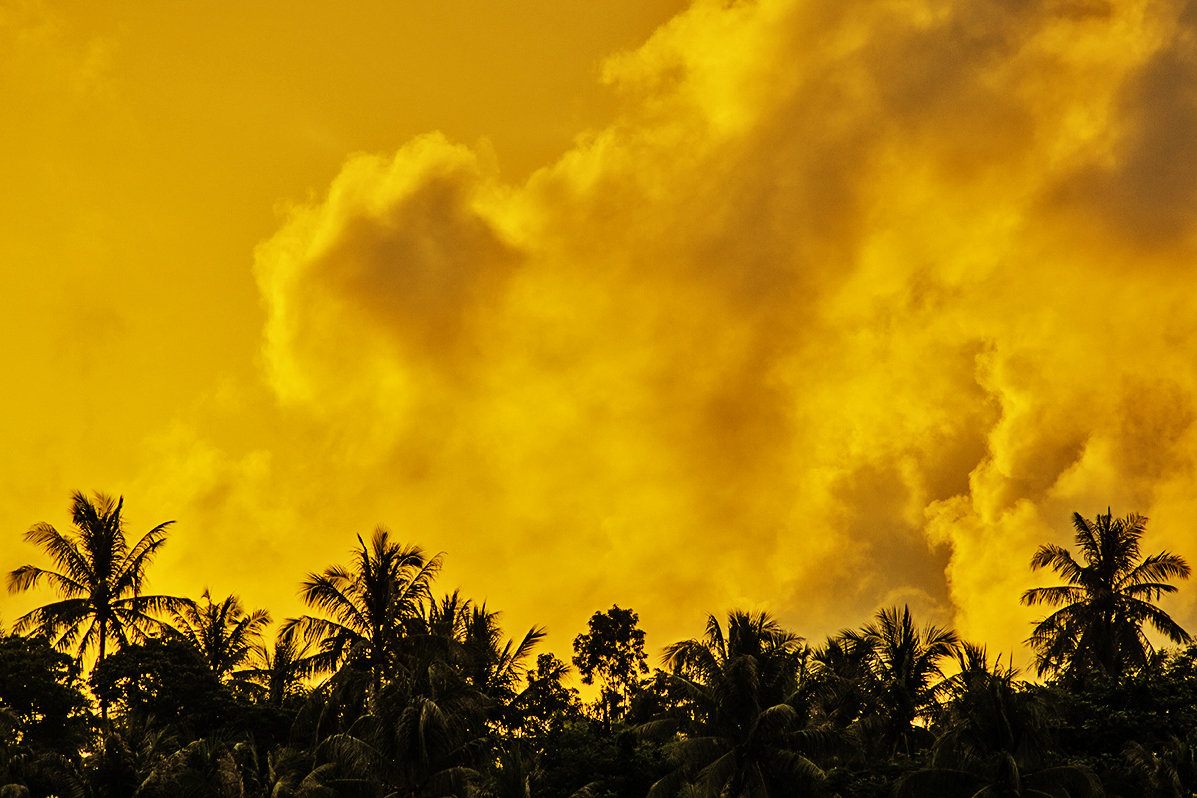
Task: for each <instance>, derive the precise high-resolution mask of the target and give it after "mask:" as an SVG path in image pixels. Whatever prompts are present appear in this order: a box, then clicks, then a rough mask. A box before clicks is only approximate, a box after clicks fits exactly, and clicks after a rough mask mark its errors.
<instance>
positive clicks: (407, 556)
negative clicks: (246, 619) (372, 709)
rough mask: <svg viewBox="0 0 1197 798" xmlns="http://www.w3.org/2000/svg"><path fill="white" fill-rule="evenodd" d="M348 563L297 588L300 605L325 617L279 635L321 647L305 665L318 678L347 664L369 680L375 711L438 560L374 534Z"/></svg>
mask: <svg viewBox="0 0 1197 798" xmlns="http://www.w3.org/2000/svg"><path fill="white" fill-rule="evenodd" d="M357 542H358V547H357V548H356V549H354V550H353V564H352V565H351V566H350V567H348V568H346V567H344V566H340V565H335V566H331V567H329V568H326V569H325V570H324V572H323V573H320V574H317V573H310V574H308V576H307V578H306V579H305V580H304V582H303V584H302V586H301V588H300V596H301V597H302V598H303V600H304V602H305V603H306V604H307V605H308V606H309V607H312V608H314V609H317V610H320V611H322V612H323V613H325V614H326V615H328V616H331V617H328V618H319V617H314V616H311V615H304V616H302V617H299V618H291V619H288V620H287V621H286V623H284V624H283V628H282V630H281V633H282V634H285V635H291V634H298V635H299V636H300V637H301V638H302V639H304V640H306V641H309V642H311V643H314V644H316V645H318V646H319V651H317V653H315V654H313V655H311V656H310V657H308V658H307V660H308V664H309V665H310V666H311V668H312V669H313V670H314V671H315V672H321V673H331V672H334V671H336V670H338V669H339V668H340V667H341V666H342V665H344V664H346V663H352V664H354V665H360V666H361V667H363V668H364V669H365V670H366V671H367V672H368V674H369V677H370V688H369V701H370V703H371V704H372V703H373V701H374V698H375V696H377V694H378V690H379V688H380V687H381V686H382V680H383V676H384V675H385V674H387V673H389V672H390V671H391V670H392V669H393V667H394V666H395V664H396V663H397V656H398V649H399V641H400V640H401V639H402V638H403V637H404V635H405V633H406V630H407V628H408V626H409V625H410V624H412V623H414V622H417V621H418V620H419V619H420V617H421V615H422V609H423V606H424V604H425V602H427V601H428V600H429V596H430V593H429V591H430V587H431V584H432V580H433V578H434V577H435V576H436V574H437V572H438V571H440V568H441V555H440V554H437V555H435V556H434V557H431V558H426V557H425V556H424V550H423V549H421V548H420V547H419V546H403V545H400V544H399V543H396V542H394V541H392V540H391V538H390V533H389V532H387V530H386V529H384V528H382V527H379V528H378V529H377V530H375V532H374V536H373V537H372V538H371V540H370V543H369V545H367V544H366V543H365V542H364V541H363V540H362V539H361V536H358V539H357Z"/></svg>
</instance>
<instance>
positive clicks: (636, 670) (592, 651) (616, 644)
mask: <svg viewBox="0 0 1197 798" xmlns="http://www.w3.org/2000/svg"><path fill="white" fill-rule="evenodd" d="M639 620H640V617H639V616H638V615H637V614H636V613H635V612H633V611H632V610H625V609H621V608H620V607H619V605H614V606H612V607H611V609H609V610H607V611H605V612H601V611H600V612H596V613H595V614H594V615H592V616H590V623H589V631H588V632H587V633H586V634H581V635H578V636H577V637H576V638H574V665H576V666H577V668H578V674H579V675H580V676H581V678H582V684H594V679H595V677H596V676H597V677H598V679H599V682H600V683H601V687H602V690H601V695H600V696H599V713H600V715H601V717H602V720H603V723H604V724H605V725H606V726H608V727H610V725H611V723H612V722H613V721H615V720H618V719H619V716H620V714H621V713H622V711H623V710H624V709H626V707H627V704H628V703H629V702H630V701H631V698H632V693H633V692H634V691H635V689H636V685H637V684H638V683H639V678H638V677H639V674H642V673H648V664H647V662H646V660H647V659H648V656H647V655H646V654H645V653H644V632H643V631H642V630H641V629H640V628H638V627H637V625H636V624H637V622H638V621H639Z"/></svg>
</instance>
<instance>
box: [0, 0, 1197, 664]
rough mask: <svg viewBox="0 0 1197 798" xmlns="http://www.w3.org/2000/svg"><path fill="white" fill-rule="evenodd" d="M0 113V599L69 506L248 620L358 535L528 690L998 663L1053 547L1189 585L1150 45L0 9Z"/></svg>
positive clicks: (389, 7) (1191, 152)
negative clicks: (1076, 526)
mask: <svg viewBox="0 0 1197 798" xmlns="http://www.w3.org/2000/svg"><path fill="white" fill-rule="evenodd" d="M0 108H3V109H4V123H3V124H0V175H2V178H3V184H4V186H5V190H4V191H3V192H0V231H2V235H0V297H2V298H3V309H4V312H3V313H0V355H2V356H3V360H4V363H5V367H6V375H5V380H4V383H3V384H4V388H5V390H3V392H0V411H2V412H0V419H3V420H2V421H0V445H2V446H3V451H4V453H5V456H4V458H3V459H2V460H0V486H2V487H0V499H2V500H0V530H3V532H2V534H3V535H4V537H3V538H2V540H3V541H4V542H3V543H2V544H0V568H2V569H3V570H4V571H5V572H7V571H10V570H12V569H13V568H15V567H17V566H19V565H21V564H24V563H27V562H33V563H36V564H39V565H48V562H46V561H45V559H44V557H43V556H42V555H41V554H40V553H39V552H38V551H37V550H36V549H35V548H34V547H32V546H30V545H28V544H26V543H25V542H23V540H22V534H23V532H24V531H25V530H26V529H28V528H29V526H30V525H32V524H33V523H36V522H40V521H47V522H49V523H51V524H54V525H55V526H56V527H58V528H60V529H67V528H69V517H68V513H67V508H68V504H69V497H70V494H71V492H72V491H74V490H83V491H86V492H92V491H102V492H105V493H109V494H113V495H123V496H124V497H125V517H126V519H127V524H128V529H129V531H130V532H131V533H133V534H135V535H136V534H140V533H141V532H144V531H146V530H148V529H149V528H150V527H152V526H153V525H155V524H157V523H159V522H162V521H166V520H174V521H175V522H176V523H175V524H174V526H173V527H172V528H171V532H170V537H169V543H168V544H167V546H166V547H165V548H164V549H163V550H162V553H161V556H160V557H159V558H158V560H157V561H156V563H155V564H154V566H153V569H152V571H151V572H150V588H151V589H152V590H153V591H161V592H166V593H175V594H181V595H188V596H193V597H196V596H198V595H199V593H200V592H201V591H202V590H204V589H205V588H209V589H211V591H212V594H213V595H214V596H223V595H227V594H229V593H237V594H239V595H240V596H241V597H242V599H243V601H244V602H245V603H246V604H247V605H248V606H251V607H265V608H268V609H269V610H271V612H272V613H273V614H274V616H275V617H276V618H283V617H287V616H292V615H295V614H298V613H301V612H303V611H304V609H303V607H302V605H301V603H300V602H299V600H298V598H297V590H298V586H299V582H300V580H301V579H302V578H303V576H304V575H305V574H306V573H308V572H311V571H319V570H322V569H324V568H325V567H327V566H329V565H332V564H336V563H342V562H347V561H348V553H349V550H350V549H351V548H352V547H353V546H354V545H355V544H356V536H358V535H362V536H363V537H365V536H367V535H368V534H369V533H370V532H371V531H372V530H373V529H374V528H375V527H376V526H377V525H379V524H382V525H384V526H386V527H387V528H389V529H390V530H391V532H392V534H393V535H394V536H396V537H397V538H399V539H400V540H403V541H405V542H409V543H413V544H418V545H420V546H422V547H424V548H425V549H426V550H427V551H429V552H430V553H432V552H440V551H443V552H445V556H446V567H445V570H444V572H443V574H442V576H441V578H440V580H439V582H438V585H439V587H440V588H441V589H443V590H451V589H453V588H455V587H460V588H462V590H463V591H464V593H465V594H466V595H468V596H471V597H473V598H475V599H477V600H479V601H481V600H486V601H487V603H488V606H489V607H491V608H493V609H500V610H502V611H503V612H504V616H503V617H504V619H505V622H506V624H507V626H508V628H509V629H510V631H511V633H513V634H515V633H522V631H523V630H524V629H526V628H527V627H528V626H530V625H532V624H542V625H544V626H546V627H547V628H548V630H549V633H550V638H549V647H550V648H551V649H552V650H554V651H556V652H557V653H558V654H559V655H561V656H563V657H565V658H568V655H569V652H570V641H571V640H572V639H573V637H574V635H576V634H578V633H581V632H582V631H584V630H585V626H586V620H587V618H589V616H590V615H591V614H592V613H593V612H595V611H596V610H601V609H605V608H607V607H610V606H611V605H612V604H614V603H618V604H619V605H620V606H623V607H631V608H633V609H634V610H636V611H637V612H638V613H639V615H640V619H641V625H642V627H643V628H645V629H646V631H647V632H648V638H649V639H648V643H649V647H650V649H653V650H654V651H655V650H659V648H660V647H662V646H664V645H666V644H667V643H670V642H673V641H674V640H678V639H682V638H686V637H691V636H695V635H698V634H700V633H701V630H702V626H703V622H704V619H705V617H706V614H707V613H716V614H723V613H725V612H726V611H727V610H729V609H732V608H743V609H749V610H767V611H769V612H771V613H773V614H774V615H776V616H777V617H778V618H779V619H780V620H781V621H782V622H783V623H784V624H785V625H786V626H787V627H789V628H791V629H793V630H794V631H796V632H798V633H799V634H803V635H805V636H807V637H808V638H809V639H810V640H811V642H812V643H817V642H818V641H819V640H820V639H821V638H822V636H824V635H827V634H830V633H833V632H835V631H836V630H838V629H840V628H844V627H849V626H853V627H854V626H859V625H861V624H863V623H865V622H867V621H868V620H869V618H870V617H871V616H872V614H873V613H874V612H875V611H876V610H877V609H879V608H881V607H883V606H889V605H895V604H896V605H900V604H909V605H910V606H911V608H912V610H913V611H914V612H915V614H916V616H917V617H918V618H920V619H922V620H925V621H928V622H936V623H941V624H948V625H952V626H953V627H955V628H956V629H957V630H958V631H959V632H960V633H961V635H962V636H963V637H965V638H966V639H970V640H974V641H978V642H983V643H987V644H988V645H989V646H990V649H991V650H994V651H1001V652H1004V653H1011V654H1013V655H1014V657H1015V660H1016V661H1024V662H1025V661H1026V656H1027V652H1026V650H1025V648H1024V647H1023V646H1022V641H1023V640H1024V639H1025V638H1026V637H1027V635H1028V634H1029V630H1030V627H1031V623H1032V621H1034V620H1035V619H1036V618H1037V617H1040V615H1041V614H1042V612H1041V610H1040V609H1039V608H1027V607H1022V606H1020V604H1019V600H1018V599H1019V596H1020V595H1021V593H1022V592H1023V591H1024V590H1025V589H1027V588H1029V587H1034V586H1038V585H1044V584H1055V583H1056V582H1055V577H1054V576H1053V575H1052V574H1047V573H1042V572H1040V573H1032V572H1031V571H1030V569H1029V562H1030V559H1031V555H1032V554H1033V552H1034V551H1035V549H1036V548H1037V547H1038V546H1039V545H1040V544H1043V543H1048V542H1054V543H1060V544H1064V545H1066V544H1069V543H1070V542H1071V540H1072V534H1071V516H1072V514H1073V513H1074V512H1080V513H1082V514H1083V515H1085V516H1087V517H1092V516H1094V515H1095V514H1097V513H1098V512H1105V511H1106V510H1107V508H1109V509H1110V510H1112V512H1113V513H1114V514H1115V515H1119V516H1120V515H1125V514H1128V513H1132V512H1137V513H1142V514H1144V515H1146V516H1148V517H1149V518H1150V523H1149V525H1148V533H1147V536H1146V538H1145V541H1144V544H1145V551H1146V552H1156V551H1159V550H1162V549H1167V550H1169V551H1172V552H1174V553H1178V554H1180V555H1182V556H1185V557H1187V558H1188V559H1189V560H1190V561H1191V562H1197V529H1195V528H1194V526H1193V518H1194V517H1197V471H1195V468H1194V465H1195V464H1194V457H1193V453H1194V452H1195V451H1197V447H1195V444H1197V427H1195V426H1194V423H1193V422H1194V419H1195V418H1197V369H1195V367H1194V363H1197V291H1194V290H1193V287H1194V284H1195V283H1194V277H1193V266H1194V264H1195V263H1197V257H1195V256H1197V3H1194V2H1188V0H1184V1H1182V0H1120V1H1119V2H1106V1H1105V0H1017V1H1016V2H1011V0H868V2H844V3H825V2H818V1H816V0H756V1H755V2H735V1H734V0H733V1H732V2H724V1H723V0H719V1H718V2H716V1H714V0H694V2H692V3H689V4H687V3H685V2H682V1H681V0H605V1H604V2H601V3H575V2H560V0H553V2H549V1H548V0H512V1H511V2H507V3H501V4H500V3H484V2H479V1H478V0H439V2H437V3H422V2H411V3H402V4H396V3H390V2H381V1H379V2H363V3H359V4H355V8H354V10H353V12H352V13H348V12H346V11H345V9H344V8H343V7H341V6H337V5H334V4H332V3H326V2H310V3H303V4H298V5H297V4H294V3H287V4H284V3H281V2H261V3H253V4H249V6H248V7H246V6H239V7H238V8H237V9H236V10H235V11H234V12H232V13H231V14H218V13H215V12H214V11H212V10H211V9H205V8H203V7H202V6H200V5H195V4H193V5H174V4H160V3H138V2H128V1H126V2H117V3H111V4H106V5H104V6H103V7H97V6H96V5H95V4H87V3H81V2H56V3H49V2H37V0H0ZM50 598H51V595H50V594H49V593H48V592H39V593H34V594H26V595H22V596H16V597H14V596H8V595H4V596H2V597H0V619H2V620H3V622H4V623H6V624H8V625H11V624H12V622H13V621H14V620H15V619H16V618H17V617H18V616H19V615H20V614H21V613H23V612H25V611H27V610H28V609H29V608H31V607H32V606H36V605H37V604H40V603H44V602H45V601H48V600H49V599H50ZM1163 606H1164V607H1165V609H1167V610H1168V611H1169V612H1171V613H1172V614H1173V616H1174V617H1175V618H1176V619H1177V620H1178V621H1179V622H1180V623H1181V624H1182V625H1185V626H1186V627H1187V628H1189V629H1191V630H1194V631H1197V590H1195V589H1194V588H1193V586H1191V585H1187V586H1182V589H1181V591H1180V592H1179V593H1178V594H1176V595H1175V596H1171V597H1166V598H1165V600H1164V602H1163Z"/></svg>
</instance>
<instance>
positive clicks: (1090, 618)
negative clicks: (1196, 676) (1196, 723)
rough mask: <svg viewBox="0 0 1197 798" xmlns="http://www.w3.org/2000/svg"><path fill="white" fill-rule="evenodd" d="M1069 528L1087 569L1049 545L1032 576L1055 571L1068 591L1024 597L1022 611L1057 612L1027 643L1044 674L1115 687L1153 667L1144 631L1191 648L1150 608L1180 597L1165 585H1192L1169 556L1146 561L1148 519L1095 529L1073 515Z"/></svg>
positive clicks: (1104, 518) (1102, 518)
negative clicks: (1143, 544)
mask: <svg viewBox="0 0 1197 798" xmlns="http://www.w3.org/2000/svg"><path fill="white" fill-rule="evenodd" d="M1072 523H1073V526H1074V527H1075V529H1076V545H1077V548H1078V549H1079V552H1080V555H1081V559H1082V562H1078V561H1077V560H1076V559H1074V558H1073V556H1072V554H1071V552H1069V551H1068V550H1067V549H1064V548H1063V547H1061V546H1057V545H1054V544H1050V543H1049V544H1045V545H1043V546H1040V547H1039V549H1038V551H1036V552H1035V556H1034V557H1032V558H1031V570H1038V569H1040V568H1044V567H1048V568H1051V570H1053V571H1055V572H1056V573H1057V574H1059V575H1060V576H1061V577H1063V578H1064V580H1065V582H1066V583H1067V584H1064V585H1057V586H1054V587H1037V588H1032V589H1031V590H1028V591H1026V592H1025V593H1023V595H1022V603H1023V604H1027V605H1030V606H1035V605H1039V604H1046V605H1048V606H1051V607H1059V609H1058V610H1056V611H1055V612H1053V613H1052V614H1051V615H1048V616H1047V617H1046V618H1043V619H1041V620H1039V621H1037V622H1036V625H1035V629H1034V631H1032V632H1031V637H1030V638H1029V639H1028V641H1027V642H1028V643H1029V644H1030V645H1031V646H1032V648H1034V649H1035V654H1036V658H1037V666H1038V671H1039V674H1040V675H1041V676H1042V675H1044V674H1053V675H1055V676H1058V677H1060V678H1062V679H1063V680H1064V681H1065V682H1066V683H1068V684H1085V683H1087V682H1089V681H1090V680H1091V679H1092V678H1093V677H1094V676H1097V675H1104V676H1105V677H1108V678H1110V679H1113V680H1114V681H1118V680H1120V679H1122V677H1123V676H1124V675H1126V674H1127V672H1128V671H1130V670H1131V669H1134V668H1139V667H1142V666H1143V665H1145V664H1146V663H1147V661H1148V656H1149V655H1150V653H1151V651H1152V646H1151V642H1150V641H1149V640H1148V639H1147V636H1146V635H1145V634H1144V631H1143V625H1144V624H1148V625H1150V626H1151V627H1152V628H1154V629H1155V630H1156V631H1158V632H1159V633H1160V634H1162V635H1164V636H1165V637H1167V638H1168V639H1169V640H1171V641H1172V642H1174V643H1187V642H1189V640H1190V639H1191V638H1190V637H1189V633H1188V632H1186V631H1185V630H1184V629H1182V628H1181V627H1180V626H1179V625H1178V624H1177V623H1176V622H1175V621H1173V620H1172V618H1171V617H1169V616H1168V614H1167V613H1165V612H1164V611H1163V610H1161V609H1160V608H1159V607H1157V606H1155V604H1154V603H1153V602H1155V601H1158V600H1159V599H1160V597H1161V596H1163V595H1164V594H1165V593H1173V592H1175V591H1176V587H1175V586H1174V585H1171V584H1168V581H1169V580H1171V579H1174V578H1181V579H1186V578H1188V576H1189V565H1188V563H1186V562H1185V561H1184V559H1183V558H1182V557H1180V556H1178V555H1175V554H1170V553H1168V552H1167V551H1162V552H1160V553H1159V554H1153V555H1151V556H1149V557H1146V558H1141V556H1140V539H1141V538H1142V537H1143V533H1144V531H1145V528H1146V526H1147V519H1146V518H1145V517H1143V516H1141V515H1138V514H1131V515H1128V516H1126V517H1125V518H1114V517H1113V515H1112V514H1111V513H1110V512H1109V511H1107V512H1106V514H1105V515H1101V514H1098V515H1097V517H1096V518H1094V519H1093V520H1092V521H1090V520H1088V519H1086V518H1084V517H1083V516H1082V515H1081V514H1080V513H1074V514H1073V516H1072Z"/></svg>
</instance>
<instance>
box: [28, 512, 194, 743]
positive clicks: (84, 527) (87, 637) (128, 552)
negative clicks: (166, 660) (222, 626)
mask: <svg viewBox="0 0 1197 798" xmlns="http://www.w3.org/2000/svg"><path fill="white" fill-rule="evenodd" d="M123 508H124V498H123V497H122V498H119V499H117V500H115V501H113V499H112V498H111V497H109V496H106V495H104V494H102V493H97V494H95V497H94V498H93V499H88V498H87V497H86V496H84V495H83V493H81V492H79V491H76V492H75V493H74V494H73V495H72V496H71V520H72V522H73V523H74V525H75V529H74V530H73V531H69V532H66V533H63V532H59V531H58V530H57V529H55V528H54V527H53V526H51V525H50V524H47V523H44V522H43V523H39V524H34V525H33V526H32V527H31V528H30V529H29V531H28V532H26V533H25V540H27V541H29V542H30V543H34V544H36V545H38V546H40V547H41V548H43V549H44V550H45V551H46V553H48V554H49V555H50V557H51V559H52V560H53V561H54V565H55V566H56V567H57V569H58V570H56V571H54V570H48V569H45V568H39V567H38V566H36V565H22V566H21V567H20V568H18V569H16V570H15V571H13V572H12V573H10V574H9V575H8V590H9V592H10V593H21V592H24V591H26V590H30V589H32V588H34V587H36V586H37V585H38V584H40V583H42V582H48V583H49V584H50V586H51V587H52V588H53V589H54V590H55V591H57V592H58V593H59V595H61V596H62V597H63V599H62V600H61V601H56V602H53V603H51V604H46V605H45V606H42V607H38V608H37V609H35V610H33V611H32V612H29V613H27V614H26V615H23V616H22V617H20V618H18V619H17V622H16V624H15V626H14V631H16V632H18V633H24V632H30V631H31V632H33V633H35V634H40V635H44V636H45V637H46V638H47V639H49V640H50V641H51V642H52V643H53V644H54V645H55V647H57V648H59V649H60V650H64V651H67V650H72V649H73V650H74V651H75V652H76V654H77V656H79V657H80V658H82V657H83V656H84V655H85V654H87V653H88V652H89V651H91V650H92V649H93V648H94V649H95V650H96V651H97V655H96V661H97V662H98V661H100V660H103V659H104V657H105V656H106V655H107V653H108V646H109V642H110V640H114V641H116V643H117V644H118V645H121V646H124V645H127V644H128V643H129V642H139V641H141V640H143V639H144V638H145V637H146V634H147V633H148V632H150V631H157V630H160V629H161V628H162V623H161V621H159V620H158V619H157V618H155V617H154V616H153V615H151V613H163V612H171V611H174V610H181V609H182V608H183V607H184V606H185V605H186V601H185V600H184V599H181V598H176V597H173V596H146V595H142V592H141V590H142V587H143V585H144V583H145V572H146V570H147V568H148V567H149V565H150V563H151V562H153V559H154V555H155V554H157V553H158V550H159V549H161V548H162V546H163V545H164V544H165V543H166V530H167V527H169V526H170V525H171V524H172V523H173V521H167V522H165V523H162V524H158V525H157V526H156V527H154V528H153V529H151V530H150V531H149V532H146V533H145V534H144V535H142V536H141V538H140V539H138V541H137V542H136V543H135V544H134V545H133V546H129V544H128V541H127V540H126V539H125V530H124V522H123V519H122V517H121V511H122V509H123ZM100 709H101V712H102V714H103V715H104V716H105V719H106V718H107V707H106V706H104V705H101V707H100Z"/></svg>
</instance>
